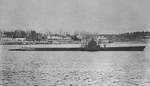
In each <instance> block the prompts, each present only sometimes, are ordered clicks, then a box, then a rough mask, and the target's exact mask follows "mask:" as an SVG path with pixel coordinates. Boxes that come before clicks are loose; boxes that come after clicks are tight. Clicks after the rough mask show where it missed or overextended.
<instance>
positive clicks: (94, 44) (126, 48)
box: [10, 39, 145, 51]
mask: <svg viewBox="0 0 150 86" xmlns="http://www.w3.org/2000/svg"><path fill="white" fill-rule="evenodd" d="M144 48H145V46H144V45H143V46H122V47H106V45H104V47H100V45H98V44H97V42H96V41H94V39H92V40H91V41H89V42H88V44H87V45H85V46H84V47H27V48H19V49H10V51H144Z"/></svg>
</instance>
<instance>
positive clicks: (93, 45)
mask: <svg viewBox="0 0 150 86" xmlns="http://www.w3.org/2000/svg"><path fill="white" fill-rule="evenodd" d="M86 48H90V49H97V48H100V46H99V45H97V42H96V41H95V40H94V38H92V39H91V40H90V41H89V42H88V44H87V46H86Z"/></svg>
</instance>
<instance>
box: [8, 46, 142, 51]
mask: <svg viewBox="0 0 150 86" xmlns="http://www.w3.org/2000/svg"><path fill="white" fill-rule="evenodd" d="M144 48H145V46H127V47H99V48H86V47H85V48H42V47H41V48H20V49H10V51H144Z"/></svg>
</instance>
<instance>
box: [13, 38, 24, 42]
mask: <svg viewBox="0 0 150 86" xmlns="http://www.w3.org/2000/svg"><path fill="white" fill-rule="evenodd" d="M15 41H20V42H23V41H26V38H15Z"/></svg>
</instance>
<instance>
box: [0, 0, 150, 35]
mask: <svg viewBox="0 0 150 86" xmlns="http://www.w3.org/2000/svg"><path fill="white" fill-rule="evenodd" d="M149 28H150V0H0V29H2V30H4V29H6V30H12V29H28V30H29V29H34V30H37V31H41V32H48V31H64V32H65V31H68V32H73V31H89V32H99V33H123V32H131V31H142V30H144V31H147V30H149Z"/></svg>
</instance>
